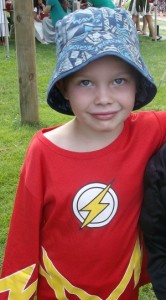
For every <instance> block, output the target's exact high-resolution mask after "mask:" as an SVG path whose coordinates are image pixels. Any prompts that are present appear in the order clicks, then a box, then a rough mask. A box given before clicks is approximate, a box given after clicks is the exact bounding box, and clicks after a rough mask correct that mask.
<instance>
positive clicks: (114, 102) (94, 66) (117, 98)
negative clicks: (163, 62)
mask: <svg viewBox="0 0 166 300" xmlns="http://www.w3.org/2000/svg"><path fill="white" fill-rule="evenodd" d="M136 84H137V79H136V71H134V69H133V68H132V67H131V66H130V65H129V64H127V63H126V62H124V61H123V60H121V59H119V58H117V57H113V56H106V57H103V58H100V59H98V60H96V61H94V62H92V63H90V64H89V65H87V66H86V67H84V68H83V69H81V70H80V71H77V72H75V73H74V74H72V75H70V76H68V77H67V78H65V79H64V80H63V81H61V82H59V88H60V90H61V92H62V93H63V95H64V97H65V98H66V99H67V100H69V101H70V105H71V108H72V110H73V113H74V114H75V116H76V119H77V121H78V124H81V126H82V127H85V128H87V129H93V130H95V131H96V130H97V131H110V130H111V131H113V130H115V131H116V130H117V131H118V130H120V128H123V125H124V121H125V120H126V118H127V117H128V116H129V114H130V112H131V111H132V110H133V107H134V102H135V94H136Z"/></svg>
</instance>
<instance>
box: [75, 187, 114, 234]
mask: <svg viewBox="0 0 166 300" xmlns="http://www.w3.org/2000/svg"><path fill="white" fill-rule="evenodd" d="M117 208H118V198H117V196H116V194H115V192H114V191H113V189H112V188H111V184H109V185H105V184H102V183H91V184H88V185H86V186H84V187H83V188H81V190H79V191H78V193H77V194H76V196H75V197H74V201H73V211H74V214H75V216H76V217H77V218H78V220H79V221H80V222H81V223H82V226H81V228H83V227H86V226H87V227H102V226H105V225H106V224H108V223H109V222H110V221H111V220H112V218H113V217H114V216H115V214H116V211H117Z"/></svg>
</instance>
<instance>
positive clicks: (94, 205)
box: [81, 184, 111, 228]
mask: <svg viewBox="0 0 166 300" xmlns="http://www.w3.org/2000/svg"><path fill="white" fill-rule="evenodd" d="M110 186H111V184H109V185H107V186H106V187H105V188H104V189H103V190H102V191H101V192H100V193H99V194H98V195H97V196H96V197H95V198H94V199H93V200H92V201H91V202H90V203H89V204H88V205H86V206H84V207H83V208H82V210H83V211H89V213H88V216H87V217H86V219H85V220H84V222H83V224H82V226H81V228H83V227H85V226H87V225H88V224H89V223H90V222H92V221H93V220H94V219H95V218H96V217H97V216H98V215H99V214H100V213H101V212H102V211H103V210H104V209H105V208H106V207H107V206H108V205H109V204H108V203H101V201H102V200H103V198H104V197H105V195H106V194H107V192H108V190H109V188H110Z"/></svg>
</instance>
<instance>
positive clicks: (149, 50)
mask: <svg viewBox="0 0 166 300" xmlns="http://www.w3.org/2000/svg"><path fill="white" fill-rule="evenodd" d="M165 23H166V22H165ZM161 33H163V34H165V31H163V32H161ZM165 35H166V34H165ZM140 47H141V52H142V56H143V57H144V60H145V62H146V64H147V66H148V67H149V69H150V71H151V73H152V75H153V77H154V78H155V81H156V84H157V86H159V85H160V86H159V89H158V94H157V96H156V97H155V99H154V101H153V102H152V103H151V104H149V105H148V106H147V107H145V109H156V110H164V109H165V108H166V76H165V77H164V78H163V79H162V76H163V74H164V71H165V70H166V60H165V53H166V41H162V40H161V41H159V42H152V41H151V39H150V38H148V37H142V36H140ZM36 58H37V81H38V99H39V115H40V122H39V124H36V125H22V126H21V124H20V109H19V94H18V77H17V63H16V51H15V43H14V40H11V41H10V58H6V57H5V52H4V49H3V47H2V46H0V114H1V118H0V157H1V158H0V265H1V263H2V259H3V253H4V247H5V242H6V238H7V232H8V228H9V221H10V216H11V212H12V207H13V200H14V195H15V192H16V187H17V183H18V177H19V171H20V168H21V165H22V163H23V159H24V156H25V152H26V149H27V146H28V144H29V141H30V139H31V137H32V136H33V134H34V133H35V132H36V131H37V130H38V129H39V128H41V127H48V126H52V125H55V124H60V123H64V122H66V121H67V120H69V118H70V117H67V116H66V117H65V116H63V115H60V114H58V113H56V112H54V111H53V110H51V109H50V108H49V107H48V105H47V104H46V100H45V99H46V89H47V85H48V82H49V80H50V77H51V75H52V72H53V69H54V65H55V49H54V46H53V45H41V44H39V43H36ZM154 299H156V298H155V297H154V295H153V291H152V289H151V286H149V285H148V286H145V287H143V288H142V289H141V293H140V300H154Z"/></svg>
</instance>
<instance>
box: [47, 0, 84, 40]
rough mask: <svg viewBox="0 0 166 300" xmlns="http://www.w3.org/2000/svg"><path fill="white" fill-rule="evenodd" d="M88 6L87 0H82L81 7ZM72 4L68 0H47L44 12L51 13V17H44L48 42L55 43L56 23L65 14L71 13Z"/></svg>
mask: <svg viewBox="0 0 166 300" xmlns="http://www.w3.org/2000/svg"><path fill="white" fill-rule="evenodd" d="M86 7H87V1H86V0H82V1H81V4H80V8H81V9H84V8H86ZM71 10H72V5H71V3H70V2H69V1H67V0H47V1H46V6H45V8H44V10H43V11H44V13H46V14H50V18H44V19H43V22H42V23H43V33H44V36H45V39H46V41H47V42H48V43H55V25H56V23H57V22H58V21H59V20H61V19H62V18H63V17H64V16H66V15H67V14H69V13H71Z"/></svg>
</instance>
